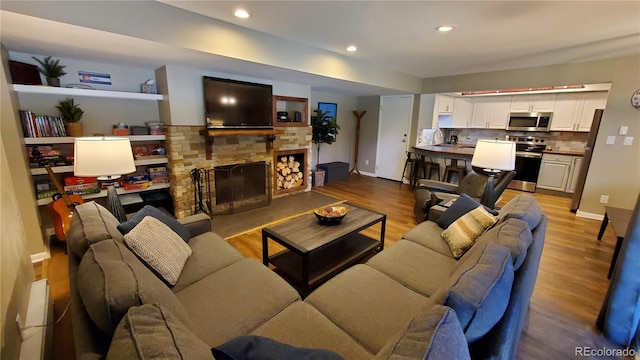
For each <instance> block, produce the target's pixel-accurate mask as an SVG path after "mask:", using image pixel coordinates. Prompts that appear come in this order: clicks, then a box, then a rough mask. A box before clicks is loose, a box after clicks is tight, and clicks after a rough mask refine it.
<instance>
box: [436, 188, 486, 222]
mask: <svg viewBox="0 0 640 360" xmlns="http://www.w3.org/2000/svg"><path fill="white" fill-rule="evenodd" d="M478 206H480V203H479V202H477V201H475V200H474V199H473V198H471V197H470V196H469V195H467V194H460V196H459V197H458V198H457V199H456V201H455V202H454V203H453V205H451V207H449V208H448V209H447V211H445V212H444V213H443V214H442V216H440V218H439V219H438V221H436V223H437V224H438V226H440V227H441V228H443V229H446V228H448V227H449V225H451V224H453V223H454V222H455V221H456V220H458V219H459V218H460V217H462V215H464V214H466V213H468V212H469V211H471V210H473V209H475V208H477V207H478ZM484 209H485V210H487V211H488V212H489V213H490V214H491V215H498V212H497V211H495V210H492V209H489V208H488V207H486V206H484Z"/></svg>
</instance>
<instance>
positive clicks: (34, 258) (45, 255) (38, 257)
mask: <svg viewBox="0 0 640 360" xmlns="http://www.w3.org/2000/svg"><path fill="white" fill-rule="evenodd" d="M50 258H51V253H50V252H49V249H47V251H43V252H41V253H37V254H33V255H31V263H32V264H35V263H38V262H41V261H44V260H46V259H50Z"/></svg>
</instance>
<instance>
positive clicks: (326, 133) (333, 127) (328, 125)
mask: <svg viewBox="0 0 640 360" xmlns="http://www.w3.org/2000/svg"><path fill="white" fill-rule="evenodd" d="M313 113H314V115H312V116H311V128H312V136H311V141H312V142H313V143H314V144H316V151H317V154H318V157H317V163H316V171H315V172H314V174H313V175H314V184H315V185H316V186H322V185H324V175H325V174H324V170H321V169H320V168H319V167H318V166H319V164H320V145H321V144H322V143H326V144H333V142H334V141H336V135H338V130H340V126H339V125H338V124H337V123H336V118H335V117H333V116H329V112H328V111H326V112H323V111H322V110H318V109H316V110H313Z"/></svg>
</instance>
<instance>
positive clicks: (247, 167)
mask: <svg viewBox="0 0 640 360" xmlns="http://www.w3.org/2000/svg"><path fill="white" fill-rule="evenodd" d="M213 172H214V176H213V177H214V188H215V193H216V200H215V206H214V208H213V213H214V214H232V213H236V212H240V211H245V210H250V209H255V208H259V207H262V206H267V205H269V204H270V203H271V187H270V186H269V184H268V183H267V181H268V180H269V179H270V177H269V166H267V164H266V163H265V162H264V161H260V162H255V163H247V164H237V165H226V166H216V167H215V168H214V169H213Z"/></svg>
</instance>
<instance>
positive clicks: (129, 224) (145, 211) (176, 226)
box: [118, 205, 191, 242]
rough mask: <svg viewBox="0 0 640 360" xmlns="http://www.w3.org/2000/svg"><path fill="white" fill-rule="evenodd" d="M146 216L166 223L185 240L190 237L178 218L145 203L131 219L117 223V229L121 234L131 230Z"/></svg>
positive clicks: (187, 240)
mask: <svg viewBox="0 0 640 360" xmlns="http://www.w3.org/2000/svg"><path fill="white" fill-rule="evenodd" d="M147 216H152V217H154V218H156V219H158V220H160V221H162V223H164V224H165V225H167V226H168V227H169V228H171V230H173V231H174V232H175V233H176V234H178V235H180V237H181V238H182V240H184V241H185V242H189V239H190V238H191V233H189V230H188V229H187V228H186V227H184V226H183V225H182V224H180V223H179V222H178V220H176V219H174V218H172V217H171V216H169V215H167V214H165V213H163V212H162V211H160V210H158V209H156V208H155V207H153V206H150V205H146V206H145V207H143V208H142V209H140V211H138V212H137V213H136V214H135V215H134V216H133V217H132V218H131V219H129V220H127V221H125V222H123V223H121V224H120V225H118V230H120V232H121V233H122V235H126V234H127V233H129V231H131V230H133V228H135V227H136V225H138V224H139V223H140V221H142V219H144V218H145V217H147Z"/></svg>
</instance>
